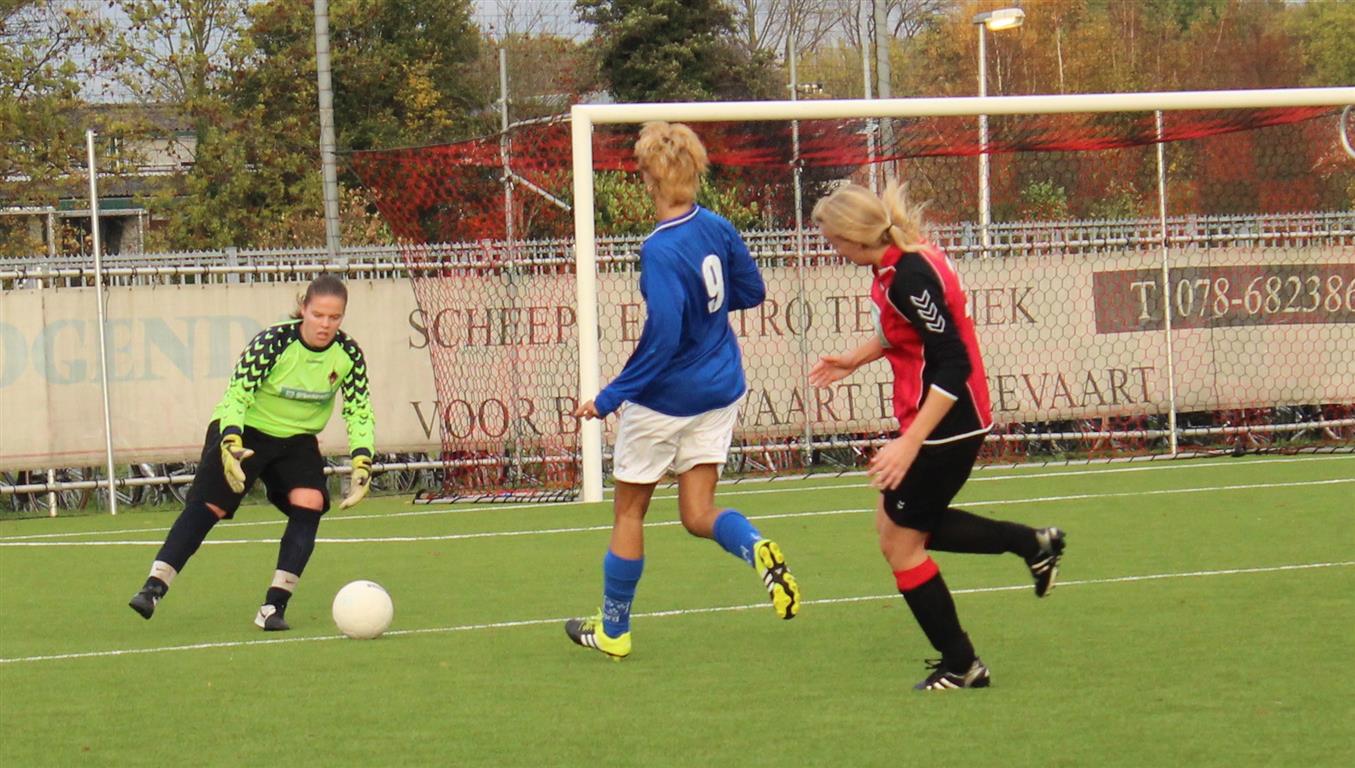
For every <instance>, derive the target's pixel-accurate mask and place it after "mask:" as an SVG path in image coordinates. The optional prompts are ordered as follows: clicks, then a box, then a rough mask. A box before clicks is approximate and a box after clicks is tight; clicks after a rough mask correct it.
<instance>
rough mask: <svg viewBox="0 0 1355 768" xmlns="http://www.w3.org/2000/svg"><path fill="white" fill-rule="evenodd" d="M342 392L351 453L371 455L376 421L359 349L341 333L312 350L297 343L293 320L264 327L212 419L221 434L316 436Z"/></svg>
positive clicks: (298, 326) (243, 356) (247, 350)
mask: <svg viewBox="0 0 1355 768" xmlns="http://www.w3.org/2000/svg"><path fill="white" fill-rule="evenodd" d="M341 390H342V392H343V411H342V413H343V418H344V422H345V423H346V424H347V426H348V448H349V451H350V452H351V453H352V454H353V455H358V454H366V455H368V456H371V455H372V453H373V450H374V445H375V424H376V420H375V419H374V418H373V416H372V402H371V398H370V396H369V395H368V388H367V363H366V361H365V360H364V359H363V357H362V350H361V349H359V348H358V344H357V342H356V341H354V340H353V339H352V337H350V336H348V334H346V333H344V332H343V331H338V332H337V333H335V335H334V341H332V342H330V344H329V346H327V347H325V348H324V349H313V348H311V347H309V346H307V345H306V343H305V342H304V341H302V340H301V321H300V320H292V321H289V322H285V323H279V324H277V325H274V326H271V327H268V328H265V329H264V330H262V331H260V332H259V335H257V336H255V337H254V340H253V341H251V342H250V343H249V346H248V347H246V348H245V351H244V352H243V353H241V355H240V361H239V362H238V363H236V365H235V373H234V374H232V375H231V382H230V385H229V386H227V387H226V394H225V395H224V396H222V398H221V402H219V403H217V405H216V410H214V411H213V412H212V418H213V419H214V420H218V421H220V422H221V434H222V435H227V434H232V433H235V434H239V433H240V432H241V431H242V429H243V428H244V427H253V428H254V429H257V430H259V431H260V432H263V433H265V434H268V435H272V436H273V437H292V436H293V435H300V434H312V435H314V434H318V433H319V432H320V430H322V429H324V428H325V424H326V423H328V422H329V417H330V415H331V414H332V413H333V412H334V395H336V394H338V393H339V392H340V391H341Z"/></svg>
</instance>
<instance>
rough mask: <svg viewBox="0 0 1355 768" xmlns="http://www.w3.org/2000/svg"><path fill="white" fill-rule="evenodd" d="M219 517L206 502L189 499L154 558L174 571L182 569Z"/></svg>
mask: <svg viewBox="0 0 1355 768" xmlns="http://www.w3.org/2000/svg"><path fill="white" fill-rule="evenodd" d="M220 519H221V518H219V517H217V515H216V513H215V512H213V511H212V510H211V509H209V508H208V507H207V505H206V504H204V503H202V502H201V501H195V500H189V502H188V504H187V505H185V506H184V508H183V511H182V512H180V513H179V517H178V518H177V519H176V520H175V521H174V525H172V526H170V529H169V535H168V536H166V537H165V543H164V544H163V545H162V546H161V547H160V553H159V554H157V555H156V556H155V559H156V560H159V561H161V562H164V563H168V564H169V565H170V566H171V567H173V568H174V570H176V571H182V570H183V567H184V563H187V562H188V558H190V557H192V556H193V553H194V552H197V551H198V547H200V546H202V540H203V539H205V538H207V534H208V533H210V532H211V530H212V526H214V525H216V522H217V520H220Z"/></svg>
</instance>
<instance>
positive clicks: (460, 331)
mask: <svg viewBox="0 0 1355 768" xmlns="http://www.w3.org/2000/svg"><path fill="white" fill-rule="evenodd" d="M1337 113H1338V111H1337V110H1335V109H1332V108H1326V107H1322V108H1286V109H1252V110H1222V111H1191V112H1168V113H1164V115H1163V125H1162V128H1161V134H1160V135H1159V128H1158V125H1157V121H1156V118H1155V116H1154V115H1153V114H1152V113H1107V114H1078V115H1044V116H1041V115H1021V116H995V117H992V118H991V119H990V121H989V131H990V133H989V135H990V141H989V143H988V145H987V146H986V147H981V146H980V145H979V143H978V141H977V138H976V137H977V126H976V120H975V119H974V118H938V117H928V118H917V119H906V120H903V119H900V120H878V121H873V120H844V121H823V120H807V121H800V122H799V123H798V125H794V124H792V123H790V122H746V123H702V124H695V125H693V128H694V129H695V130H696V131H697V133H698V134H699V135H700V136H701V138H702V140H703V141H704V142H705V144H706V146H707V148H708V151H709V155H710V159H711V163H712V169H711V173H710V178H709V179H708V184H707V185H706V188H705V189H704V190H703V193H702V202H704V203H706V204H707V205H708V206H709V207H711V208H713V209H715V210H717V211H719V212H721V213H722V214H724V215H725V216H726V217H728V218H730V219H731V221H733V222H734V223H735V224H736V226H738V227H739V228H740V230H741V231H743V232H744V234H745V238H746V239H747V240H748V241H749V245H750V248H751V249H752V251H753V252H754V255H755V257H756V258H757V259H758V261H759V264H760V265H761V266H762V268H763V273H764V277H765V278H766V280H767V283H768V290H769V298H768V301H767V303H766V304H764V305H763V306H762V307H759V308H758V309H756V310H751V311H749V312H745V313H741V314H740V316H739V317H738V319H737V320H736V332H737V333H738V334H739V336H740V337H741V339H742V341H743V345H744V351H745V361H746V367H747V369H748V378H749V381H750V387H751V389H750V393H749V397H748V400H747V402H746V403H745V406H744V413H743V417H742V420H741V424H740V428H739V431H738V432H737V433H736V440H737V442H738V443H739V447H737V448H736V453H735V455H734V457H732V459H731V462H732V466H731V467H730V469H731V470H733V471H753V472H757V471H772V472H779V471H785V470H788V469H789V470H794V469H797V468H805V467H808V466H809V465H816V466H823V465H828V466H832V465H859V463H860V461H862V460H863V459H864V457H865V456H867V455H868V454H869V451H870V448H869V445H868V442H869V439H871V438H874V437H877V436H878V435H880V434H882V433H886V432H888V430H889V429H890V422H889V419H888V417H887V414H888V413H889V409H888V408H887V407H881V397H883V395H882V393H884V392H887V387H882V386H881V384H882V381H883V379H882V376H883V375H884V374H883V373H881V372H878V371H877V372H874V373H871V374H866V375H860V374H859V375H858V376H857V380H856V381H855V382H853V383H851V384H849V385H848V384H844V385H843V386H842V387H839V388H838V389H837V390H834V391H829V392H827V393H825V392H822V391H820V392H815V391H813V390H811V389H810V388H808V387H807V385H806V383H805V378H804V377H805V374H806V372H807V365H808V364H809V362H812V360H813V359H815V356H816V355H817V354H820V353H823V352H829V351H841V350H840V349H838V348H839V347H842V346H843V345H844V344H847V343H848V342H849V340H850V338H854V337H855V336H856V335H859V334H860V333H863V332H868V331H869V329H868V328H867V327H866V326H863V325H862V323H863V322H866V321H863V320H862V318H863V317H868V313H867V314H863V313H862V310H861V305H860V303H859V300H860V295H859V294H860V284H859V283H860V282H861V281H860V280H859V279H858V276H857V275H856V274H855V273H854V272H853V271H852V270H851V269H850V268H848V267H847V266H846V265H844V264H843V263H842V262H840V261H839V260H837V259H835V257H833V256H832V255H831V254H830V253H828V251H827V249H826V246H825V244H824V243H822V242H820V241H818V240H817V238H816V237H814V236H813V234H812V233H805V234H804V235H803V236H801V235H797V234H796V233H795V232H794V231H793V230H794V227H795V225H796V221H797V215H796V214H797V211H796V200H797V188H798V192H799V195H798V199H799V200H800V205H801V206H802V207H801V213H802V214H803V213H804V212H807V210H808V209H809V207H811V206H812V205H813V203H814V202H815V201H816V200H817V199H818V198H819V197H820V196H821V194H822V193H823V191H824V190H826V189H827V188H828V187H829V186H831V185H832V184H835V183H837V182H838V181H839V180H841V179H844V178H850V179H852V180H855V181H858V182H861V183H868V182H869V181H871V180H872V179H878V178H883V177H884V176H885V175H891V176H892V175H897V176H898V177H900V178H902V179H903V180H905V181H907V182H908V183H909V185H910V191H911V193H912V195H913V196H914V197H915V198H919V199H925V200H929V201H930V206H929V208H928V217H929V219H930V220H931V221H932V222H933V224H934V225H935V227H934V232H933V239H936V240H937V241H938V242H940V243H941V244H942V245H943V246H944V247H945V248H946V249H947V250H948V252H949V253H950V254H951V255H952V256H955V257H956V258H957V259H959V260H960V271H961V275H962V277H963V278H964V279H965V281H966V283H967V284H968V285H969V287H970V292H971V301H972V302H973V307H972V312H973V314H974V315H975V321H976V324H977V325H978V326H979V335H980V338H981V339H982V341H983V343H984V345H985V357H986V358H987V360H988V373H989V379H990V387H991V388H992V389H993V392H994V403H995V410H996V411H997V413H996V414H995V415H996V418H997V419H998V426H997V428H996V429H995V432H994V437H993V438H991V439H990V444H989V445H990V452H989V455H988V457H987V460H989V461H1010V460H1026V459H1031V458H1045V459H1047V458H1050V457H1056V456H1072V455H1080V456H1091V457H1105V456H1118V455H1132V454H1139V453H1160V452H1162V451H1163V450H1164V445H1165V441H1166V436H1167V435H1168V434H1169V430H1168V427H1169V426H1170V425H1169V422H1168V416H1169V414H1170V415H1171V416H1172V417H1178V421H1177V428H1178V433H1177V434H1178V435H1179V437H1180V438H1181V444H1182V445H1183V446H1193V445H1210V446H1214V447H1218V446H1219V445H1221V444H1222V445H1225V446H1229V445H1235V444H1237V440H1238V437H1237V436H1238V435H1240V434H1246V435H1249V436H1250V437H1248V438H1247V439H1248V440H1250V441H1252V442H1253V443H1255V442H1258V441H1261V440H1262V438H1261V437H1258V436H1259V435H1267V436H1269V435H1272V434H1275V435H1283V436H1287V437H1285V439H1293V440H1309V441H1315V442H1318V443H1320V442H1323V441H1331V440H1334V441H1336V442H1338V443H1350V442H1351V441H1352V440H1355V421H1352V413H1353V412H1355V408H1352V405H1351V404H1352V403H1355V389H1353V388H1355V381H1353V380H1351V379H1350V377H1349V376H1345V377H1342V376H1341V375H1340V373H1339V371H1342V370H1346V371H1348V370H1352V369H1355V359H1353V358H1352V357H1351V356H1352V355H1355V335H1353V334H1355V255H1352V251H1351V248H1350V245H1351V243H1352V237H1353V236H1352V234H1351V232H1350V230H1351V229H1352V227H1351V224H1352V223H1355V214H1352V210H1355V162H1352V160H1351V159H1350V158H1349V157H1348V156H1346V155H1345V154H1344V152H1343V151H1342V150H1341V148H1340V145H1339V142H1338V140H1337V136H1338V132H1337V126H1338V123H1339V117H1338V114H1337ZM635 133H636V126H630V125H625V126H596V127H595V131H594V187H595V200H594V204H595V209H596V219H595V223H596V226H597V232H598V236H599V242H598V246H599V265H600V268H599V271H600V275H599V286H598V293H599V304H598V312H599V318H600V325H601V328H600V334H601V338H602V361H601V367H602V375H603V381H606V380H608V379H609V378H610V377H612V376H614V375H615V374H616V373H617V372H618V371H619V370H620V368H621V366H622V365H624V362H625V359H626V356H627V355H628V354H629V350H630V349H631V348H633V345H634V342H635V340H636V338H637V337H638V331H639V328H640V327H641V326H642V324H643V308H642V307H643V305H642V302H641V301H640V299H639V296H638V293H637V291H636V287H635V284H636V275H635V270H636V264H635V252H636V250H637V246H638V237H640V236H642V235H644V234H645V233H647V232H648V231H649V229H650V228H651V227H652V219H651V210H650V206H649V202H648V199H647V197H646V196H645V193H644V191H643V187H642V185H641V184H640V183H639V180H638V179H637V178H636V174H635V172H634V171H635V169H634V163H633V160H632V146H633V143H634V139H635ZM1159 141H1161V142H1165V158H1166V168H1165V173H1166V177H1167V184H1166V190H1167V192H1166V207H1167V214H1168V217H1169V222H1168V227H1169V229H1168V232H1167V233H1166V234H1167V235H1168V239H1169V241H1170V242H1169V250H1170V258H1171V267H1170V269H1171V273H1170V278H1169V281H1168V284H1167V285H1166V286H1162V285H1159V284H1158V282H1160V280H1159V277H1160V275H1161V271H1162V267H1163V263H1162V260H1163V258H1164V251H1163V248H1162V243H1163V233H1162V231H1161V225H1160V222H1159V219H1158V205H1159V198H1158V173H1159V168H1158V158H1157V144H1158V143H1159ZM981 151H986V152H987V153H988V154H989V160H990V165H991V183H990V189H991V203H992V221H993V225H992V228H991V229H992V232H991V234H992V242H991V245H990V246H989V245H981V244H980V238H979V237H978V235H977V233H976V226H975V225H974V224H973V223H972V222H973V221H974V219H975V218H976V210H977V208H978V198H979V187H978V179H977V174H976V160H975V156H976V155H977V154H979V153H980V152H981ZM351 160H352V164H353V167H354V168H355V169H356V171H357V173H358V174H359V176H360V177H361V178H362V180H363V182H364V183H365V184H366V185H367V186H368V187H369V188H370V191H371V195H372V197H373V199H374V200H375V202H376V205H377V206H378V208H379V209H380V211H381V213H382V215H383V216H384V217H385V218H386V220H387V221H388V222H389V223H390V225H391V227H392V229H393V231H394V232H395V233H396V235H397V236H398V237H399V238H400V239H401V240H402V242H404V243H405V244H406V245H407V246H408V248H407V249H406V251H405V254H406V258H407V260H408V261H409V262H410V263H411V264H412V265H418V266H422V267H424V271H421V272H415V274H414V277H413V281H414V289H415V291H416V294H417V297H418V302H419V306H420V311H421V312H422V313H423V314H424V315H425V321H426V322H430V323H440V324H439V325H438V327H437V328H435V329H434V332H433V333H432V334H430V335H431V337H432V338H433V339H434V343H432V344H430V347H429V348H430V354H431V356H432V361H433V370H434V379H435V385H436V387H437V393H438V398H439V408H440V409H441V411H442V414H443V418H442V441H443V449H444V457H445V458H450V459H455V460H457V461H458V462H460V467H461V468H459V469H456V470H454V471H449V472H448V474H447V476H446V483H445V485H446V488H445V490H446V492H447V493H450V494H467V493H474V492H483V491H488V492H491V493H497V492H503V491H508V490H512V489H523V488H526V489H528V490H531V489H538V490H544V489H562V488H568V487H572V486H573V484H574V483H575V481H576V479H577V477H576V470H575V466H576V464H575V461H574V456H575V453H576V451H577V449H578V445H577V434H576V430H577V427H576V424H575V422H574V420H573V419H572V417H570V416H569V411H570V410H572V408H573V406H574V401H575V397H576V395H577V389H578V366H577V360H576V359H575V354H576V353H575V350H576V345H577V329H576V327H575V320H576V310H575V306H574V303H575V295H574V291H575V285H574V279H573V270H574V266H573V255H572V249H571V247H570V243H569V242H568V238H569V237H570V236H571V234H572V226H573V220H572V214H571V213H570V211H569V206H570V205H571V204H572V199H571V196H572V187H571V183H570V172H571V170H570V132H569V125H568V123H567V122H566V121H564V120H555V121H549V122H542V123H536V124H531V125H524V126H521V127H519V128H515V129H513V130H511V131H509V132H508V133H506V134H504V135H501V136H495V137H490V138H486V139H481V140H476V141H468V142H461V143H457V144H448V145H440V146H433V147H422V148H415V149H397V150H386V151H375V152H362V153H356V154H354V155H353V156H352V158H351ZM797 171H798V172H797ZM985 234H987V233H985ZM983 242H985V243H986V242H987V240H986V239H985V240H984V241H983ZM442 243H460V244H461V245H455V246H444V245H438V244H442ZM980 256H1002V257H1010V258H1004V259H1001V260H994V259H983V258H970V257H980ZM1155 281H1157V282H1155ZM1152 291H1157V292H1158V293H1151V292H1152ZM1164 293H1168V294H1169V298H1168V300H1169V301H1172V302H1175V303H1174V305H1173V316H1172V317H1173V320H1172V322H1173V324H1174V325H1173V326H1171V327H1170V328H1169V327H1168V325H1167V323H1166V322H1165V320H1164V318H1163V312H1162V309H1161V303H1162V296H1163V294H1164ZM1164 336H1171V337H1172V338H1173V339H1174V341H1175V345H1174V351H1173V352H1172V355H1173V357H1172V358H1171V359H1168V358H1167V356H1166V351H1167V348H1166V346H1165V344H1164V343H1163V337H1164ZM853 387H854V388H855V389H853ZM1173 392H1174V398H1175V400H1169V397H1171V396H1173V395H1172V393H1173ZM1281 422H1283V423H1286V424H1290V425H1291V426H1293V425H1294V424H1315V425H1318V426H1313V427H1302V428H1298V427H1295V428H1293V429H1289V430H1288V431H1287V432H1284V431H1281V432H1270V431H1267V430H1268V429H1269V427H1268V426H1265V425H1274V424H1276V423H1281ZM1263 423H1264V424H1263ZM1264 439H1265V440H1266V441H1267V442H1266V444H1267V445H1269V444H1271V442H1270V441H1271V438H1270V437H1266V438H1264Z"/></svg>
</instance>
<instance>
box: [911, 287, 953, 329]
mask: <svg viewBox="0 0 1355 768" xmlns="http://www.w3.org/2000/svg"><path fill="white" fill-rule="evenodd" d="M908 300H909V301H911V302H913V306H915V307H917V314H918V316H919V317H921V318H922V322H923V323H924V324H926V326H927V330H929V331H931V332H932V333H941V332H942V331H945V330H946V318H944V317H942V316H941V308H940V307H938V306H936V302H934V301H932V294H931V291H923V292H922V294H921V295H920V296H909V297H908Z"/></svg>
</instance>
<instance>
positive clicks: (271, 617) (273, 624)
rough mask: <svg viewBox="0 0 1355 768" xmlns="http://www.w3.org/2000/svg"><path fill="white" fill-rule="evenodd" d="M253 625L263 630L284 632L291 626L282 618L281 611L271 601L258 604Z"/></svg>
mask: <svg viewBox="0 0 1355 768" xmlns="http://www.w3.org/2000/svg"><path fill="white" fill-rule="evenodd" d="M254 626H256V627H258V628H259V629H262V630H263V631H265V632H286V631H287V630H289V629H291V628H292V627H291V625H290V624H288V623H287V619H285V618H283V616H282V611H279V610H278V607H277V606H276V605H273V604H271V603H264V604H263V605H261V606H259V612H258V613H257V614H255V615H254Z"/></svg>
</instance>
